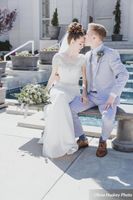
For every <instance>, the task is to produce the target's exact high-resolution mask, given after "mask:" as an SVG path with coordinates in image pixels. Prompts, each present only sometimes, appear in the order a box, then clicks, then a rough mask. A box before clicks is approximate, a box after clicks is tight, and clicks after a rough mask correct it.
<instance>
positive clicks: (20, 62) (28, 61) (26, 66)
mask: <svg viewBox="0 0 133 200" xmlns="http://www.w3.org/2000/svg"><path fill="white" fill-rule="evenodd" d="M38 58H39V57H38V56H11V60H12V69H13V70H27V71H36V70H38V67H37V61H38Z"/></svg>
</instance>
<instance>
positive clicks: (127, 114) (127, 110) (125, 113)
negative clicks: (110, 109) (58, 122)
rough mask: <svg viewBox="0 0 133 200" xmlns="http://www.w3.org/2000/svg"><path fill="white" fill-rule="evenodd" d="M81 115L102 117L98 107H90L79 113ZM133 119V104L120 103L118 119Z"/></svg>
mask: <svg viewBox="0 0 133 200" xmlns="http://www.w3.org/2000/svg"><path fill="white" fill-rule="evenodd" d="M79 115H80V116H97V117H101V114H100V112H99V110H98V108H97V107H95V108H91V109H88V110H86V111H83V112H81V113H79ZM122 119H133V106H132V105H123V104H121V105H119V106H118V109H117V113H116V120H122Z"/></svg>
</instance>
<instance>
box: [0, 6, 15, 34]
mask: <svg viewBox="0 0 133 200" xmlns="http://www.w3.org/2000/svg"><path fill="white" fill-rule="evenodd" d="M16 15H17V12H16V9H15V10H13V11H11V12H10V11H9V10H8V9H4V10H1V9H0V35H2V34H4V33H6V32H8V31H10V30H11V29H12V27H13V23H14V21H15V19H16Z"/></svg>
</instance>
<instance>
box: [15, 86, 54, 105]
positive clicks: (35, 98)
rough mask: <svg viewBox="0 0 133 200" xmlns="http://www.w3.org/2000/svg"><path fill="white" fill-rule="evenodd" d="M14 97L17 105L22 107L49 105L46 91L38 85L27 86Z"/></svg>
mask: <svg viewBox="0 0 133 200" xmlns="http://www.w3.org/2000/svg"><path fill="white" fill-rule="evenodd" d="M15 96H16V97H17V98H18V101H19V103H20V104H24V105H38V104H43V105H47V104H49V103H50V101H49V95H48V92H47V90H46V89H45V87H44V86H41V85H39V84H36V85H34V84H28V85H26V86H25V87H23V89H22V90H21V92H20V93H19V94H16V95H15Z"/></svg>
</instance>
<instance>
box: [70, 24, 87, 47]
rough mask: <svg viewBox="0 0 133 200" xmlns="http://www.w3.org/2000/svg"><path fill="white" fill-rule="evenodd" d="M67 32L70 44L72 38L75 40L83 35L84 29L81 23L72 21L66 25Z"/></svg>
mask: <svg viewBox="0 0 133 200" xmlns="http://www.w3.org/2000/svg"><path fill="white" fill-rule="evenodd" d="M67 32H68V37H67V41H68V44H70V42H71V40H72V39H74V40H77V39H79V38H80V37H82V36H84V35H85V31H84V29H83V27H82V25H81V24H80V23H78V22H72V23H71V24H70V25H69V26H68V30H67Z"/></svg>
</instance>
